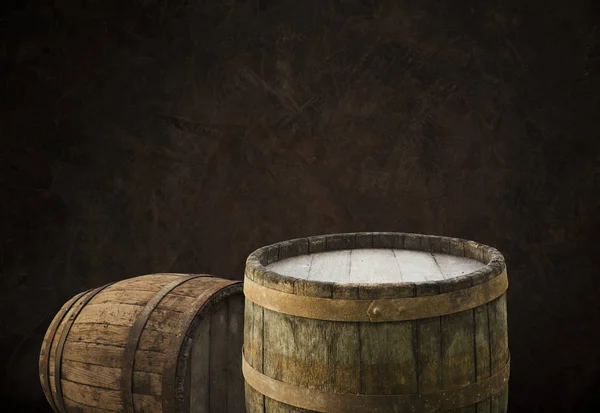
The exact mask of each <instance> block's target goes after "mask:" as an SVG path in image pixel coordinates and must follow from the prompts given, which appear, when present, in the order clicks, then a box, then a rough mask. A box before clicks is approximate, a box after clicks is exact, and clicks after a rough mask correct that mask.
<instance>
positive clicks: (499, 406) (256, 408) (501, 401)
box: [244, 233, 508, 413]
mask: <svg viewBox="0 0 600 413" xmlns="http://www.w3.org/2000/svg"><path fill="white" fill-rule="evenodd" d="M399 239H401V240H402V243H399V242H398V240H399ZM405 240H408V242H407V244H408V245H406V244H404V241H405ZM465 246H468V253H469V255H466V256H467V257H469V258H474V259H478V260H480V261H482V262H484V263H485V262H486V261H487V265H486V267H484V268H483V269H482V270H479V271H476V272H474V273H470V274H465V275H463V276H461V277H456V278H454V279H449V280H444V281H441V282H439V281H438V282H434V283H428V282H423V283H401V284H395V285H394V284H392V285H389V284H385V285H384V286H383V287H384V288H385V290H386V293H385V296H386V298H400V297H403V296H404V297H415V296H420V295H436V294H441V293H444V292H448V291H456V290H460V289H464V288H469V287H471V286H474V285H477V284H480V283H483V282H486V281H488V280H490V279H492V278H493V277H496V276H498V275H500V274H502V272H504V271H506V264H505V262H504V257H503V256H502V254H500V253H499V252H498V251H497V250H496V249H494V248H491V247H488V246H485V245H483V244H479V243H476V242H473V241H466V240H461V239H457V238H448V237H435V236H427V235H419V234H402V233H358V234H356V233H353V234H331V235H325V236H319V237H310V238H301V239H295V240H290V241H284V242H282V243H277V244H272V245H269V246H266V247H263V248H260V249H258V250H256V251H254V252H253V253H252V254H251V255H250V256H249V257H248V259H247V261H246V271H245V277H246V278H248V279H250V280H252V281H254V282H256V283H257V284H261V285H264V286H265V287H268V288H271V289H275V290H278V291H282V292H288V293H293V294H297V295H304V296H312V297H323V298H336V297H337V298H339V297H343V298H344V299H360V298H363V297H360V294H359V291H360V292H361V293H362V294H367V296H368V295H369V294H377V290H378V289H379V290H381V286H379V285H364V284H363V285H352V284H344V285H339V284H335V283H327V282H322V281H307V280H304V279H303V280H300V279H297V278H293V277H289V276H284V275H281V274H277V273H274V272H272V271H269V270H267V269H266V268H265V267H264V265H268V264H270V263H271V262H274V261H276V260H278V259H284V258H289V257H292V256H294V255H300V254H307V253H314V252H323V251H327V250H330V249H329V248H331V249H332V250H337V249H352V248H357V247H358V248H403V247H408V248H411V249H420V250H424V251H429V252H440V253H450V254H455V255H462V254H460V252H461V250H462V252H463V254H464V251H465ZM483 260H485V261H483ZM367 298H376V296H373V297H370V296H368V297H367ZM505 300H506V293H503V294H502V295H501V296H500V297H498V298H496V299H495V300H493V301H492V302H503V303H504V305H505ZM492 302H488V303H486V304H485V305H484V306H482V307H485V312H486V314H487V312H488V311H489V310H488V307H490V305H492ZM478 308H479V307H478ZM246 309H247V310H246V313H247V314H246V319H245V323H246V324H247V326H248V327H247V328H246V331H248V330H249V329H250V328H254V327H255V326H254V325H253V324H254V320H253V318H254V317H253V316H252V314H255V313H257V312H258V314H259V316H258V318H259V322H258V323H257V324H260V322H262V323H263V328H262V329H260V328H259V330H261V331H260V334H259V335H262V337H263V339H264V337H265V335H266V332H265V330H266V328H265V327H264V325H271V324H272V323H271V322H272V321H273V320H270V322H269V323H265V322H264V319H265V317H266V316H267V315H270V316H272V315H273V314H272V313H273V312H272V311H270V310H268V309H264V308H262V307H260V306H258V305H256V304H254V303H252V302H249V301H248V300H246ZM475 311H476V309H471V310H468V311H466V312H465V313H467V314H468V313H472V314H473V335H474V337H475V334H476V325H475ZM499 313H502V311H500V312H499ZM281 316H284V317H285V315H281ZM453 316H455V315H454V314H452V315H449V316H443V317H453ZM502 316H503V318H504V321H506V308H505V307H504V311H503V315H502V314H501V315H500V318H502ZM288 317H290V316H288ZM291 317H292V318H293V316H291ZM460 317H463V318H464V316H463V315H460ZM436 319H437V320H436ZM432 320H433V321H434V322H435V321H439V323H440V328H441V325H442V321H441V320H442V318H441V317H435V318H433V319H424V320H415V321H413V322H411V323H414V329H415V330H416V332H415V333H413V334H412V339H413V341H416V344H415V343H413V344H414V345H416V346H418V345H419V344H418V342H419V340H418V337H419V324H420V323H427V322H431V321H432ZM288 321H289V320H288ZM312 321H313V322H315V323H319V322H320V321H319V320H312ZM357 324H358V328H359V330H360V326H361V325H363V324H368V323H357ZM488 328H489V326H488ZM497 329H499V330H504V342H503V343H499V344H498V346H497V347H498V348H499V349H501V348H502V347H504V348H505V353H506V360H505V361H507V360H508V346H507V340H508V338H507V336H506V325H505V324H504V327H498V328H497ZM246 331H245V338H244V347H245V348H246V345H247V344H246V343H247V342H249V341H251V340H247V337H248V335H247V333H246ZM440 334H442V332H441V330H440ZM255 335H256V334H255ZM488 335H489V336H491V331H490V330H488ZM440 340H441V336H440ZM256 341H258V340H256ZM252 347H253V349H252V351H250V353H251V354H250V356H249V364H250V365H251V366H252V367H253V368H255V369H256V370H257V371H258V372H260V373H264V368H265V362H266V361H268V360H265V358H267V356H265V355H264V354H267V352H266V350H265V343H264V341H262V342H261V343H260V345H257V344H256V343H252ZM255 347H262V352H263V355H261V354H257V352H256V348H255ZM473 347H474V351H477V343H475V342H474V344H473ZM488 350H489V353H490V354H491V353H492V349H491V347H489V348H488ZM419 351H420V349H419ZM419 354H420V352H419ZM474 357H475V356H474ZM490 358H491V356H490ZM415 363H416V364H418V365H420V363H421V360H420V358H419V357H417V358H416V359H415ZM492 367H494V369H493V370H494V371H492ZM415 368H416V369H418V366H415ZM474 369H475V368H474ZM499 369H500V367H499V362H498V361H497V362H496V364H495V366H491V365H490V368H489V371H488V377H489V376H490V375H492V374H493V373H496V372H497V371H499ZM417 371H418V370H417ZM265 374H266V373H265ZM437 374H438V375H441V372H438V373H437ZM475 374H477V373H475ZM438 379H441V378H438ZM478 380H479V379H476V380H475V381H478ZM482 380H483V379H482ZM294 384H297V383H294ZM416 386H417V389H418V391H421V380H417V383H416ZM507 389H508V383H506V385H505V389H504V390H503V391H502V392H501V393H500V394H499V395H498V396H491V397H489V398H487V399H486V400H485V401H483V402H482V403H479V404H477V407H474V406H475V405H473V406H466V407H464V408H461V409H458V410H453V412H463V413H470V412H474V411H475V410H474V409H476V408H479V411H480V412H488V411H489V412H494V413H499V412H505V411H506V399H507V392H508V390H507ZM347 390H350V391H349V392H350V393H352V392H354V393H357V391H356V389H347ZM246 391H247V410H248V412H252V413H254V412H260V413H263V412H271V411H277V412H288V411H289V412H295V413H299V412H308V410H303V409H300V408H294V407H291V406H288V405H285V404H283V403H279V402H276V401H273V400H271V399H269V398H268V397H265V396H264V395H262V394H260V393H259V392H257V391H256V390H255V389H253V388H252V387H250V386H249V385H248V384H247V383H246ZM261 405H262V407H261ZM486 407H488V408H487V410H486Z"/></svg>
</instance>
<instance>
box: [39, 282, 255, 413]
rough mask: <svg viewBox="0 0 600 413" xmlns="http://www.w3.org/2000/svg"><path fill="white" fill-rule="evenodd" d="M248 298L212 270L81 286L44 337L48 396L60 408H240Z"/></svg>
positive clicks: (153, 412) (185, 411) (142, 411)
mask: <svg viewBox="0 0 600 413" xmlns="http://www.w3.org/2000/svg"><path fill="white" fill-rule="evenodd" d="M243 302H244V297H243V294H242V284H241V282H239V281H229V280H224V279H219V278H215V277H211V276H209V275H182V274H151V275H145V276H141V277H136V278H131V279H127V280H123V281H120V282H117V283H113V284H109V285H105V286H103V287H100V288H96V289H93V290H90V291H86V292H83V293H81V294H78V295H76V296H75V297H73V298H72V299H71V300H69V301H68V302H67V303H66V304H65V305H64V306H63V307H62V308H61V310H60V311H59V312H58V314H57V315H56V317H55V318H54V320H53V321H52V323H51V325H50V327H49V328H48V330H47V332H46V336H45V338H44V342H43V345H42V349H41V353H40V359H39V369H40V379H41V382H42V387H43V389H44V393H45V394H46V398H47V400H48V402H49V403H50V405H51V406H52V408H53V409H54V411H55V412H57V413H75V412H77V413H105V412H125V413H180V412H181V413H207V412H218V413H239V412H244V381H243V378H242V375H241V349H242V341H243V339H242V337H243ZM57 377H58V378H59V379H57Z"/></svg>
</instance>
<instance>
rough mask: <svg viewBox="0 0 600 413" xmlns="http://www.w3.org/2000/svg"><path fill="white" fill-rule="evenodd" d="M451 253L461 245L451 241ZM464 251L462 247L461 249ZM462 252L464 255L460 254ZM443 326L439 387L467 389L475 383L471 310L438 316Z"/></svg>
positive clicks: (446, 286)
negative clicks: (468, 385)
mask: <svg viewBox="0 0 600 413" xmlns="http://www.w3.org/2000/svg"><path fill="white" fill-rule="evenodd" d="M448 248H449V249H450V251H451V252H457V251H459V250H461V248H462V246H457V245H455V242H453V241H450V242H449V245H448ZM462 250H463V251H464V248H463V249H462ZM463 253H464V252H463ZM470 286H471V280H470V279H467V280H465V281H461V282H453V283H442V284H440V292H441V293H447V292H450V291H456V290H460V289H464V288H469V287H470ZM441 323H442V329H441V332H442V385H443V388H453V387H460V386H466V385H467V384H470V383H474V382H475V381H476V366H475V348H474V347H475V321H474V316H473V311H472V310H468V311H463V312H460V313H456V314H450V315H447V316H442V317H441ZM476 409H477V407H476V406H468V407H464V408H461V409H456V410H453V412H454V413H476Z"/></svg>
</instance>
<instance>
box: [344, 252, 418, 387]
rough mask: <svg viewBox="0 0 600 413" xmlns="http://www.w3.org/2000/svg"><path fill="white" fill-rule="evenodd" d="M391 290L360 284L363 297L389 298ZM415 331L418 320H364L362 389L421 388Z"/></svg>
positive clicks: (362, 326)
mask: <svg viewBox="0 0 600 413" xmlns="http://www.w3.org/2000/svg"><path fill="white" fill-rule="evenodd" d="M394 261H395V259H394ZM353 264H354V262H353ZM396 267H397V265H396ZM405 291H406V296H413V295H414V290H413V291H412V293H411V291H410V290H405ZM388 294H389V292H388V291H387V290H386V289H385V288H368V289H367V288H363V287H359V298H360V299H377V298H388ZM414 334H415V324H414V323H413V322H410V321H407V322H395V323H361V324H360V348H361V349H360V352H361V354H360V355H361V368H360V371H361V374H360V376H361V379H362V383H361V392H362V393H364V394H382V395H385V394H405V393H415V392H417V390H418V377H417V359H416V355H415V352H416V348H415V340H414ZM382 378H385V380H382Z"/></svg>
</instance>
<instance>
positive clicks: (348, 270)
mask: <svg viewBox="0 0 600 413" xmlns="http://www.w3.org/2000/svg"><path fill="white" fill-rule="evenodd" d="M483 267H485V264H484V263H483V262H480V261H477V260H474V259H471V258H466V257H457V256H454V255H450V254H441V253H430V252H426V251H411V250H404V249H383V248H380V249H375V248H373V249H358V250H350V249H347V250H339V251H328V252H319V253H314V254H306V255H300V256H296V257H290V258H286V259H283V260H280V261H275V262H273V263H271V264H269V265H267V266H266V268H267V269H268V270H270V271H274V272H276V273H279V274H281V275H286V276H290V277H294V278H297V279H302V280H313V281H324V282H335V283H340V284H349V283H353V284H390V283H402V282H411V283H420V282H424V281H425V282H426V281H440V280H444V279H451V278H456V277H460V276H463V275H465V274H469V273H472V272H474V271H477V270H480V269H482V268H483Z"/></svg>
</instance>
